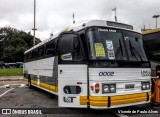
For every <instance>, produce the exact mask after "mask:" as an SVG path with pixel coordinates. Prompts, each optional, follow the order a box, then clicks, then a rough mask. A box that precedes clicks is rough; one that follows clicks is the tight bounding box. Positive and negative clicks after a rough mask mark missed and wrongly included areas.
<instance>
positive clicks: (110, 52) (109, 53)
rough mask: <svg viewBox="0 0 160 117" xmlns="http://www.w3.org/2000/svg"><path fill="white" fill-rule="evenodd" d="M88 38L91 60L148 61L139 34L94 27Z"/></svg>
mask: <svg viewBox="0 0 160 117" xmlns="http://www.w3.org/2000/svg"><path fill="white" fill-rule="evenodd" d="M87 37H88V43H89V44H88V45H89V53H90V59H91V60H111V61H112V60H114V61H115V60H116V61H140V62H143V61H148V60H147V58H146V55H145V53H144V50H143V46H142V37H141V35H140V34H138V33H134V32H129V31H122V30H118V29H113V28H100V27H92V28H89V29H88V33H87ZM125 45H126V46H125ZM126 50H127V51H126ZM126 52H127V54H126ZM127 56H128V57H127Z"/></svg>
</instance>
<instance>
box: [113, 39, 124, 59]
mask: <svg viewBox="0 0 160 117" xmlns="http://www.w3.org/2000/svg"><path fill="white" fill-rule="evenodd" d="M120 51H121V53H122V56H123V50H122V44H121V41H120V39H119V47H118V49H117V51H116V53H115V57H116V58H117V57H118V55H119V53H120Z"/></svg>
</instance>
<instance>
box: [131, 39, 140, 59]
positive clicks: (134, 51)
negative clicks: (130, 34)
mask: <svg viewBox="0 0 160 117" xmlns="http://www.w3.org/2000/svg"><path fill="white" fill-rule="evenodd" d="M129 46H130V51H131V53H132V55H133V56H134V57H135V58H136V60H137V61H138V58H137V57H136V55H135V53H136V54H137V55H138V57H139V58H140V59H141V62H143V59H142V57H141V55H140V54H139V52H137V50H136V49H135V48H134V47H132V45H131V42H130V40H129Z"/></svg>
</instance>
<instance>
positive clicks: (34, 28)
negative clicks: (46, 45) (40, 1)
mask: <svg viewBox="0 0 160 117" xmlns="http://www.w3.org/2000/svg"><path fill="white" fill-rule="evenodd" d="M32 30H33V46H35V33H36V32H35V31H36V30H37V29H36V0H34V27H33V29H32Z"/></svg>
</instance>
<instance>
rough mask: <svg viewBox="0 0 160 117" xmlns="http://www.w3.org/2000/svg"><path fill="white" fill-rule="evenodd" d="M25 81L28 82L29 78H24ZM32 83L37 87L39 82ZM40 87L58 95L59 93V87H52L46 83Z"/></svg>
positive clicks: (40, 84)
mask: <svg viewBox="0 0 160 117" xmlns="http://www.w3.org/2000/svg"><path fill="white" fill-rule="evenodd" d="M23 79H24V80H25V81H27V82H28V79H27V78H23ZM31 83H32V84H34V85H37V83H38V82H37V81H35V80H31ZM37 86H38V85H37ZM39 86H40V87H42V88H45V89H47V90H50V91H53V92H56V93H57V92H58V86H52V85H49V84H46V83H42V82H40V83H39Z"/></svg>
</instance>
